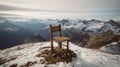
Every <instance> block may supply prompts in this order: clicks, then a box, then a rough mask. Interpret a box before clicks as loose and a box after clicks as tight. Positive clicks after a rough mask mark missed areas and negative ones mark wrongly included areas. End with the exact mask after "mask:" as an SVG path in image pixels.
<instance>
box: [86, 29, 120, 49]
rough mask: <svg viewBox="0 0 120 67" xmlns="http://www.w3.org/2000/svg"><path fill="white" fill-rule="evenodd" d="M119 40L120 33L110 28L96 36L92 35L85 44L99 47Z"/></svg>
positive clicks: (89, 46) (90, 46) (95, 47)
mask: <svg viewBox="0 0 120 67" xmlns="http://www.w3.org/2000/svg"><path fill="white" fill-rule="evenodd" d="M119 41H120V35H117V34H115V33H114V32H113V31H112V30H108V31H106V32H102V33H101V34H98V35H96V36H94V37H90V38H89V40H88V42H87V44H86V45H85V46H86V47H88V48H94V49H98V48H101V47H102V46H105V45H107V44H110V43H112V42H119ZM119 45H120V44H119Z"/></svg>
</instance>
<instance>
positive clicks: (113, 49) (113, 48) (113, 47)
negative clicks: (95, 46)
mask: <svg viewBox="0 0 120 67" xmlns="http://www.w3.org/2000/svg"><path fill="white" fill-rule="evenodd" d="M99 50H100V51H103V52H108V53H113V54H120V46H119V45H118V43H117V42H113V43H110V44H107V45H106V46H103V47H101V48H100V49H99Z"/></svg>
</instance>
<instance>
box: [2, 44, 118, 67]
mask: <svg viewBox="0 0 120 67" xmlns="http://www.w3.org/2000/svg"><path fill="white" fill-rule="evenodd" d="M54 44H55V46H57V43H55V42H54ZM47 46H50V42H38V43H29V44H24V45H19V46H15V47H12V48H8V49H5V50H0V59H9V58H11V57H15V59H13V60H11V61H8V62H6V63H4V64H2V65H0V67H9V66H11V65H13V64H17V67H20V66H21V65H25V64H27V63H28V62H35V64H33V65H32V66H31V67H45V66H47V67H73V66H74V67H120V55H115V54H114V55H112V54H108V53H102V52H98V51H96V50H91V49H87V48H82V47H79V46H77V45H75V44H73V43H70V49H71V50H73V51H74V52H75V53H76V54H77V57H76V58H73V61H72V62H69V63H65V62H58V63H56V64H42V63H41V62H40V60H41V59H44V58H42V57H37V56H36V55H38V54H40V53H41V52H42V51H43V50H45V49H48V50H49V49H50V48H45V49H43V47H47ZM64 48H65V46H64Z"/></svg>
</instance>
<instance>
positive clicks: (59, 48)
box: [58, 42, 62, 52]
mask: <svg viewBox="0 0 120 67" xmlns="http://www.w3.org/2000/svg"><path fill="white" fill-rule="evenodd" d="M58 50H59V52H60V51H61V50H62V43H61V42H60V43H58Z"/></svg>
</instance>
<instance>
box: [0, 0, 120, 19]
mask: <svg viewBox="0 0 120 67" xmlns="http://www.w3.org/2000/svg"><path fill="white" fill-rule="evenodd" d="M108 13H109V14H108ZM1 14H2V15H3V14H16V15H28V14H29V15H35V16H36V17H38V15H41V16H49V17H52V16H54V15H56V16H62V15H64V16H80V15H81V16H83V14H84V17H87V16H93V15H94V16H98V18H99V16H101V15H102V14H103V16H104V15H106V17H110V18H112V16H113V17H118V16H120V0H0V15H1Z"/></svg>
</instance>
